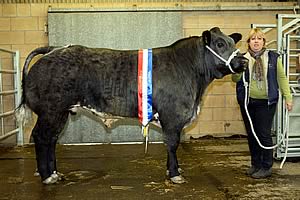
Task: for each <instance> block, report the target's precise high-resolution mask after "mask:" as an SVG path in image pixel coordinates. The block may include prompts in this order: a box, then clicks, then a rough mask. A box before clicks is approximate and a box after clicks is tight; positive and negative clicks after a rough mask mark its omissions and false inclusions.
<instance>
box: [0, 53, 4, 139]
mask: <svg viewBox="0 0 300 200" xmlns="http://www.w3.org/2000/svg"><path fill="white" fill-rule="evenodd" d="M1 70H2V60H1V58H0V71H1ZM0 92H3V82H2V73H0ZM3 112H4V103H3V96H2V95H0V114H2V113H3ZM3 135H4V119H3V118H2V117H1V136H3Z"/></svg>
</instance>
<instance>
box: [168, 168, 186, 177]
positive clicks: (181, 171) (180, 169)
mask: <svg viewBox="0 0 300 200" xmlns="http://www.w3.org/2000/svg"><path fill="white" fill-rule="evenodd" d="M178 172H179V174H183V173H184V170H183V169H182V168H180V167H179V168H178ZM166 175H167V176H169V175H170V171H169V170H167V171H166Z"/></svg>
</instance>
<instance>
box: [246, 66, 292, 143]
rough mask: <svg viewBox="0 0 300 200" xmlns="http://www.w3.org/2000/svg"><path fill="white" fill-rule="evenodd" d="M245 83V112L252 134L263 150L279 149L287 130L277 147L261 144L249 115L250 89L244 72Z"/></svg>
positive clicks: (285, 131)
mask: <svg viewBox="0 0 300 200" xmlns="http://www.w3.org/2000/svg"><path fill="white" fill-rule="evenodd" d="M243 83H244V87H245V100H244V107H245V111H246V114H247V117H248V120H249V123H250V127H251V131H252V133H253V135H254V137H255V139H256V141H257V143H258V144H259V146H260V147H261V148H263V149H274V148H276V147H278V146H279V145H280V144H281V143H282V142H283V140H284V137H285V135H286V133H287V130H284V135H283V137H282V138H281V140H280V141H279V142H278V143H277V144H276V145H274V146H271V147H266V146H264V145H262V144H261V142H260V140H259V139H258V137H257V135H256V133H255V130H254V128H253V123H252V119H251V117H250V115H249V112H248V106H247V104H248V103H247V102H248V89H247V87H248V83H247V82H246V80H245V72H243Z"/></svg>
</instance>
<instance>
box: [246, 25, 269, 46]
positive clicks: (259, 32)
mask: <svg viewBox="0 0 300 200" xmlns="http://www.w3.org/2000/svg"><path fill="white" fill-rule="evenodd" d="M253 36H258V37H261V38H263V41H264V47H265V45H266V35H265V33H264V32H263V31H262V30H261V29H260V28H253V29H251V30H250V32H249V34H248V38H247V44H248V48H249V42H250V39H251V38H252V37H253Z"/></svg>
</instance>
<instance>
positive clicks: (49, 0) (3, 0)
mask: <svg viewBox="0 0 300 200" xmlns="http://www.w3.org/2000/svg"><path fill="white" fill-rule="evenodd" d="M0 2H1V3H189V2H277V1H276V0H181V1H180V0H0ZM280 2H295V3H297V1H295V0H286V1H282V0H281V1H280Z"/></svg>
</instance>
